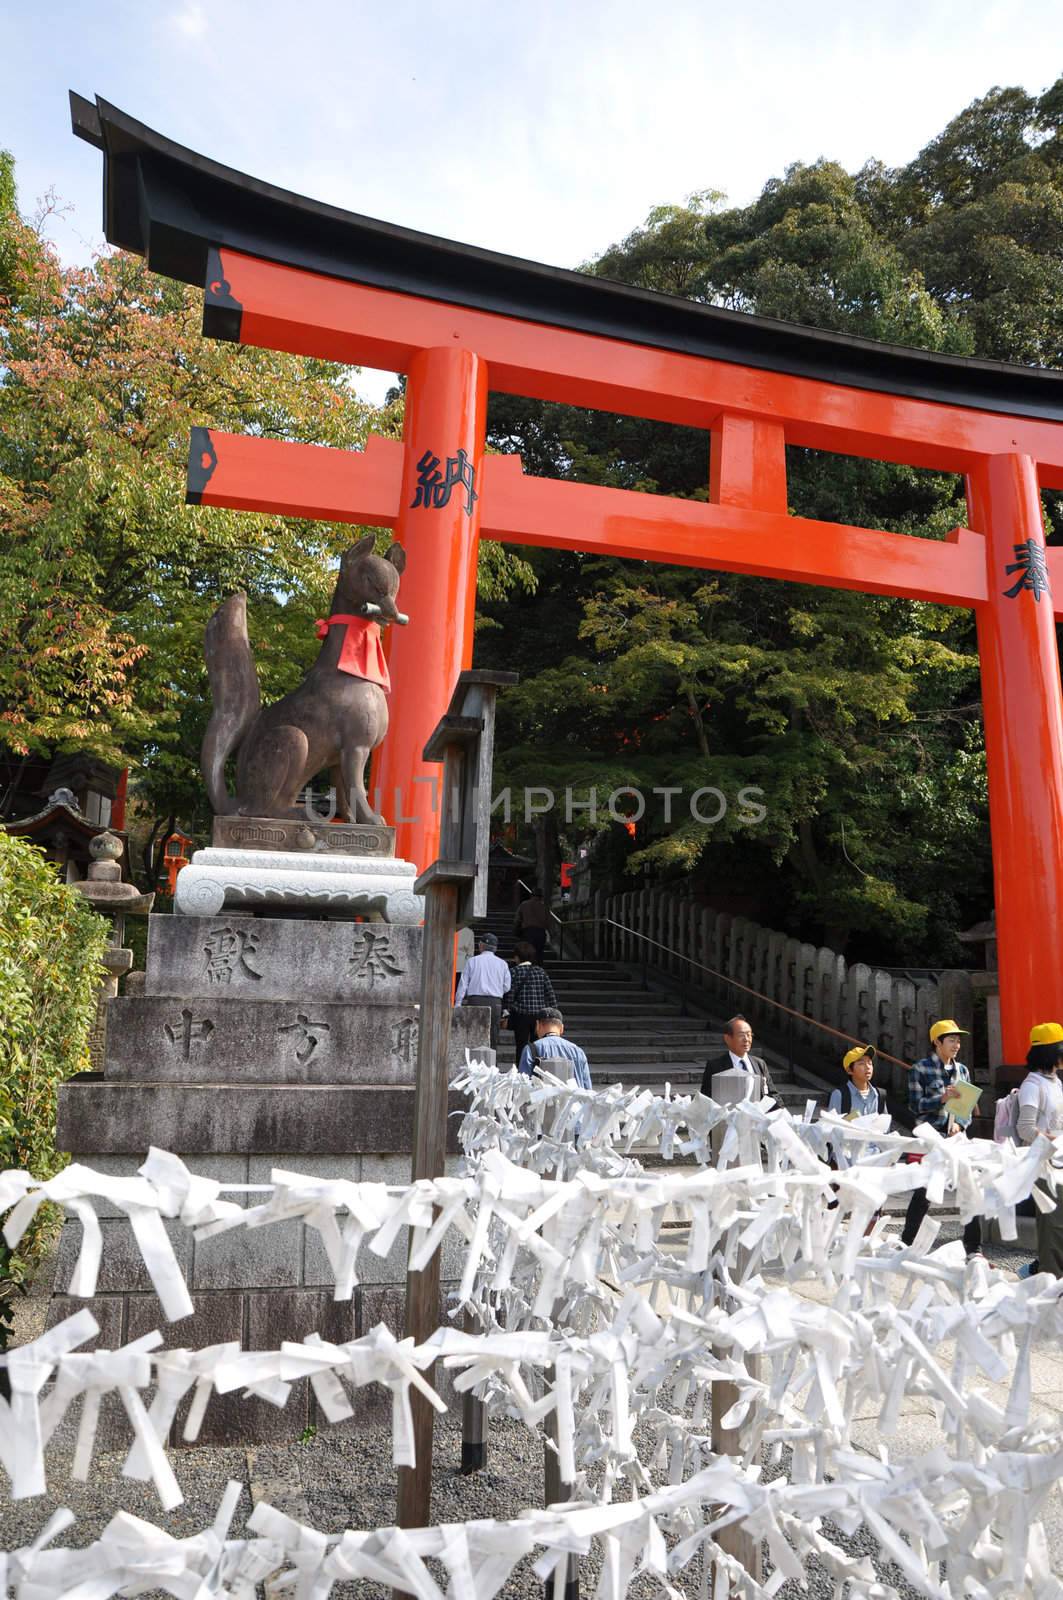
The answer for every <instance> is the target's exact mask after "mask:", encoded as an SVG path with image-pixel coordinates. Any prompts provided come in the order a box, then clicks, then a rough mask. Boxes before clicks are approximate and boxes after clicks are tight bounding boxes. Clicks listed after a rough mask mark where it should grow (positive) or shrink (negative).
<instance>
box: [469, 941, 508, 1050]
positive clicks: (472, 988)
mask: <svg viewBox="0 0 1063 1600" xmlns="http://www.w3.org/2000/svg"><path fill="white" fill-rule="evenodd" d="M497 950H498V940H497V939H496V938H495V936H494V934H493V933H478V934H477V935H476V954H475V955H474V956H470V957H469V959H468V961H466V963H465V966H464V969H463V970H462V974H461V977H460V978H459V980H458V992H457V994H456V995H455V996H454V1004H455V1005H456V1006H486V1007H487V1009H488V1010H489V1011H490V1013H491V1049H492V1050H497V1049H498V1032H499V1028H500V1027H501V1024H502V996H503V995H504V994H505V993H506V990H507V989H508V988H509V986H510V984H511V982H512V981H513V979H512V974H511V973H510V970H509V967H508V966H507V965H506V963H505V962H504V961H503V960H502V957H501V956H499V955H497V954H496V951H497Z"/></svg>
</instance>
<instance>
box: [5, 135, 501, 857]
mask: <svg viewBox="0 0 1063 1600" xmlns="http://www.w3.org/2000/svg"><path fill="white" fill-rule="evenodd" d="M0 294H2V295H3V300H2V302H0V305H2V314H3V341H4V342H3V364H2V369H0V524H2V538H0V739H2V741H3V743H4V744H5V745H6V746H7V748H8V750H9V751H12V752H16V753H18V752H25V751H38V750H55V749H62V748H64V747H70V746H78V747H81V748H88V749H91V750H93V751H95V752H96V753H98V754H100V755H102V756H104V757H106V758H109V759H112V760H115V761H119V762H125V761H127V760H130V761H132V762H133V763H134V764H135V767H136V769H137V778H136V793H137V795H138V797H139V799H140V801H141V802H142V803H143V804H144V805H145V806H146V807H147V808H148V809H149V810H150V811H151V812H152V813H153V814H154V815H156V816H158V817H160V818H162V819H167V818H169V817H173V816H177V817H179V818H181V819H183V820H184V821H185V824H186V825H187V824H188V823H189V822H192V823H195V822H197V821H198V822H199V823H200V824H205V822H206V815H205V801H204V799H203V792H202V785H201V783H200V781H199V777H198V771H197V753H198V746H199V741H200V738H201V736H202V731H203V727H204V725H205V722H206V719H207V716H208V713H209V706H208V704H207V692H208V691H207V682H206V673H205V669H204V666H203V656H202V649H203V630H204V628H205V626H206V623H207V620H208V618H209V617H210V615H211V614H212V612H213V611H214V609H215V607H216V606H217V604H218V603H219V601H220V600H222V599H223V598H224V597H225V596H226V595H228V594H231V593H232V592H233V591H234V590H237V589H245V590H246V591H247V593H248V602H249V604H248V617H249V629H250V633H251V637H252V645H253V648H254V651H255V657H256V661H257V665H258V670H259V675H260V678H261V681H262V689H263V696H264V698H266V699H269V698H272V697H275V696H277V695H278V694H281V693H283V692H285V691H286V690H287V689H289V688H291V687H292V686H293V685H294V684H295V683H296V682H297V681H298V680H299V678H300V677H301V676H302V673H303V672H304V671H305V669H306V667H307V666H308V665H309V663H310V662H311V661H312V659H313V657H314V655H315V654H316V652H317V649H318V641H317V639H316V636H315V633H314V620H315V618H316V617H318V616H320V615H321V613H322V610H323V608H325V607H326V606H327V603H328V600H329V597H330V594H331V589H332V584H333V582H334V573H333V571H332V568H333V566H334V563H335V558H336V557H337V556H338V554H339V552H340V551H341V550H343V549H344V548H345V547H346V546H347V545H349V544H350V543H351V542H352V540H353V538H354V537H356V534H355V533H354V531H353V530H352V529H351V528H350V527H347V526H344V525H337V524H330V523H325V522H309V521H300V520H295V519H288V518H284V517H280V516H262V515H253V514H250V513H240V512H233V511H226V510H221V509H217V508H212V509H207V508H202V509H201V508H197V507H194V506H188V505H186V504H185V498H184V490H185V464H186V459H187V452H188V439H189V431H190V429H191V428H192V427H193V426H195V425H196V424H209V425H211V426H213V427H217V428H222V429H229V430H231V431H233V432H237V433H254V434H258V435H261V436H263V437H268V438H274V439H285V440H294V441H298V442H304V443H312V444H318V445H328V446H332V447H333V448H339V449H356V448H359V447H360V446H362V445H363V444H364V442H365V437H366V434H367V433H368V431H369V430H370V429H373V430H375V431H376V432H378V433H384V434H394V433H396V432H397V431H398V430H399V429H400V428H401V421H402V411H401V403H400V402H396V403H394V404H392V405H391V406H388V407H385V408H383V409H377V408H374V407H372V406H370V405H369V404H367V403H366V402H364V401H363V400H361V399H360V398H359V397H358V395H357V393H356V390H355V387H354V384H353V382H352V374H351V372H350V371H349V370H348V369H346V368H344V367H340V366H335V365H331V364H329V363H326V362H322V361H315V360H311V359H308V358H304V357H300V356H292V355H286V354H283V353H279V352H276V351H272V350H258V349H254V348H252V347H249V346H248V347H245V346H242V345H241V346H237V345H232V344H226V343H218V342H215V341H212V340H208V339H204V338H203V337H202V333H201V317H202V297H201V296H200V295H197V294H196V293H195V292H194V291H193V290H192V289H190V288H188V287H186V286H184V285H181V284H177V283H174V282H172V281H170V280H168V279H165V278H160V277H157V276H156V275H155V274H153V273H151V272H149V271H148V269H147V268H146V266H145V265H144V263H143V261H142V260H140V259H139V258H138V257H134V256H128V255H124V254H120V253H119V254H107V255H104V256H102V257H101V258H100V259H98V260H97V261H95V262H94V263H93V264H92V265H91V266H90V267H87V268H84V269H67V268H62V267H61V266H60V265H59V263H58V262H57V260H56V259H55V257H54V255H53V253H52V252H51V251H50V250H49V249H48V248H47V246H46V245H45V243H44V242H43V239H42V237H41V233H40V230H39V228H36V227H34V226H32V225H30V224H29V223H27V222H26V221H24V220H23V219H22V218H21V217H20V216H19V214H18V211H17V208H16V205H15V193H14V185H13V179H12V171H11V164H10V160H9V159H6V158H5V162H4V164H3V166H2V167H0ZM522 572H523V573H525V574H526V573H527V569H526V568H524V567H522V564H521V563H520V562H519V561H514V560H513V559H510V558H507V557H505V556H504V555H502V553H501V552H499V551H497V550H494V551H491V552H489V553H488V554H487V556H486V558H485V562H484V564H483V573H482V580H483V586H484V589H485V592H487V593H494V594H496V595H497V594H501V593H504V592H505V590H506V588H507V586H508V585H509V584H510V583H511V582H514V581H519V580H520V577H521V573H522Z"/></svg>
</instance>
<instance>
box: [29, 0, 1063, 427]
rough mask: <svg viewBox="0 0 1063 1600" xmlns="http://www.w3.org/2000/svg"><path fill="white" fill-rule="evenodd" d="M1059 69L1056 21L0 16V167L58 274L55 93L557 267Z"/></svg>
mask: <svg viewBox="0 0 1063 1600" xmlns="http://www.w3.org/2000/svg"><path fill="white" fill-rule="evenodd" d="M1061 46H1063V5H1061V4H1060V0H893V3H892V4H884V3H882V0H878V3H876V4H871V3H869V0H844V3H839V0H816V3H815V4H814V5H810V4H808V3H807V0H806V4H804V5H801V4H799V3H777V0H742V3H740V4H736V3H735V0H664V3H661V0H658V4H656V5H653V4H650V3H648V0H639V3H636V0H567V3H565V0H537V3H536V0H524V3H523V4H521V5H515V4H512V3H509V4H507V3H506V0H448V3H447V4H441V3H434V0H296V3H293V0H283V3H281V0H212V3H210V4H207V3H205V0H154V3H151V0H92V4H90V5H86V4H85V3H84V0H77V3H71V0H37V4H36V5H35V6H30V5H27V4H25V0H17V3H16V0H0V53H2V55H3V58H4V72H3V84H4V89H3V95H2V96H0V147H4V148H7V149H9V150H11V151H12V153H13V154H14V156H15V159H16V175H17V179H18V183H19V193H20V201H21V205H22V209H23V211H24V212H31V211H33V210H34V208H35V206H36V204H37V201H38V200H39V198H40V197H42V196H44V195H45V194H46V193H47V192H48V191H49V190H54V191H55V193H56V195H57V197H58V199H59V201H60V202H61V204H62V205H64V206H65V207H68V208H69V209H68V210H67V211H65V212H64V213H63V214H62V215H56V216H54V217H53V218H52V219H51V221H50V224H49V227H50V232H51V235H52V237H53V239H54V241H55V243H56V245H57V248H58V249H59V251H60V253H61V255H62V256H63V258H64V259H65V260H67V261H70V262H82V261H87V260H88V259H89V258H90V257H91V255H92V253H93V252H94V251H95V250H97V249H99V248H100V247H101V246H102V244H103V237H102V231H101V221H100V218H101V168H102V161H101V157H100V155H99V152H98V151H96V150H94V149H93V148H92V147H91V146H90V145H87V144H85V143H83V142H82V141H80V140H77V139H75V138H74V137H73V136H72V134H71V132H70V117H69V111H68V105H67V91H68V90H69V89H76V90H77V91H78V92H79V93H81V94H83V95H85V96H86V97H87V98H89V99H92V98H94V97H95V96H96V95H97V94H98V95H100V96H101V98H103V99H105V100H109V101H110V102H111V103H112V104H113V105H116V106H118V107H120V108H121V109H122V110H123V111H126V112H128V113H129V114H130V115H131V116H133V117H136V118H137V119H138V120H140V121H142V122H145V123H147V124H148V125H149V126H150V127H153V128H155V129H157V130H158V131H159V132H160V133H163V134H165V135H167V136H168V137H170V138H172V139H175V140H177V141H178V142H179V143H181V144H185V145H187V146H189V147H191V148H192V149H193V150H197V151H200V152H201V153H203V154H204V155H209V156H211V157H213V158H214V159H215V160H217V161H220V162H223V163H225V164H226V165H228V166H231V167H235V168H236V169H237V170H239V171H241V172H246V173H250V174H251V175H253V176H255V177H259V178H264V179H266V180H268V181H269V182H272V183H274V184H277V185H278V186H280V187H281V188H286V189H291V190H294V191H295V192H297V193H300V194H305V195H310V196H312V197H313V198H314V199H318V200H325V201H329V202H331V203H332V204H333V205H338V206H342V207H344V208H346V209H348V210H351V211H357V212H361V213H363V214H365V215H367V216H373V217H380V218H383V219H384V220H386V221H389V222H396V223H402V224H405V225H406V226H409V227H415V228H420V229H422V230H423V231H425V232H427V233H434V234H441V235H444V236H446V237H448V238H452V239H458V240H460V241H462V242H463V243H468V244H478V245H484V246H487V247H489V248H491V249H495V250H501V251H505V252H507V253H509V254H512V255H518V256H526V257H529V258H531V259H534V260H538V261H545V262H550V263H551V264H554V265H558V266H566V267H575V266H579V264H580V263H581V262H584V261H586V260H588V259H590V258H592V257H593V256H595V255H597V254H599V253H600V252H601V251H602V250H604V249H605V247H606V246H607V245H609V244H611V243H613V242H615V241H617V240H619V239H622V238H623V237H624V236H625V235H626V234H627V233H629V232H630V231H631V229H632V228H634V227H637V226H638V225H639V224H640V223H641V222H642V221H643V220H644V218H645V216H646V214H647V212H648V211H649V210H650V208H651V207H652V206H654V205H658V204H661V203H664V202H670V201H682V200H683V199H684V198H685V197H686V196H687V195H688V194H689V193H691V192H692V191H693V190H697V189H716V190H721V191H723V192H724V193H725V194H726V195H727V197H728V200H729V201H730V202H731V203H732V204H736V205H738V204H743V203H746V202H748V201H750V200H751V199H753V198H754V197H755V196H756V195H757V194H758V193H759V192H760V190H761V188H762V187H763V185H764V183H765V182H766V181H767V179H769V178H770V177H773V176H778V175H781V174H782V172H783V171H784V170H785V168H786V167H787V166H788V165H790V164H791V163H793V162H795V161H805V162H807V161H815V160H816V159H818V158H819V157H821V156H824V157H828V158H831V159H834V160H837V161H840V162H841V163H842V164H843V165H844V166H846V167H847V168H849V169H850V170H856V169H857V168H858V167H860V166H861V165H862V164H863V163H864V162H865V161H866V160H868V159H870V158H877V159H879V160H882V161H884V162H886V163H887V164H888V165H891V166H893V165H899V164H901V163H902V162H905V161H907V160H909V159H910V158H911V157H912V156H913V155H915V154H916V152H917V151H918V150H919V149H920V148H921V147H922V146H923V145H924V144H925V143H927V141H928V140H929V139H931V138H933V136H934V135H935V134H936V133H938V132H940V130H941V129H942V128H943V127H944V126H945V124H946V123H947V122H948V121H949V119H950V118H951V117H953V116H955V115H956V114H957V113H958V112H959V111H961V110H962V109H963V108H964V106H966V105H968V104H969V103H970V102H971V101H972V100H973V99H975V98H977V97H979V96H980V95H983V94H985V93H986V91H987V90H988V89H990V88H991V87H993V86H994V85H995V84H1020V85H1022V86H1023V87H1024V88H1026V89H1028V90H1030V91H1033V92H1040V91H1041V90H1042V89H1044V88H1046V87H1047V85H1048V84H1049V83H1050V82H1052V81H1053V79H1054V78H1055V77H1056V76H1057V75H1058V74H1059V73H1060V72H1061V71H1063V49H1061ZM385 386H386V385H385V381H384V380H383V379H376V378H374V377H373V375H371V374H366V375H365V376H364V380H363V384H362V388H363V392H365V393H366V394H367V395H368V396H369V397H371V398H373V399H380V398H382V395H383V389H384V387H385Z"/></svg>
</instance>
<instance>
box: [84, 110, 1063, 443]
mask: <svg viewBox="0 0 1063 1600" xmlns="http://www.w3.org/2000/svg"><path fill="white" fill-rule="evenodd" d="M70 103H71V116H72V120H73V128H74V132H75V133H76V134H77V135H78V137H79V138H82V139H86V140H87V141H88V142H89V143H90V144H92V145H94V146H96V148H97V149H99V150H101V151H102V152H103V154H104V158H105V161H104V228H105V232H106V236H107V239H108V240H109V242H110V243H111V244H114V245H118V246H120V247H121V248H122V249H125V250H129V251H132V252H133V253H134V254H137V255H141V256H144V257H145V259H146V260H147V262H148V265H149V266H150V267H151V268H152V269H153V270H154V271H156V272H160V273H163V274H165V275H167V276H168V277H172V278H177V279H180V280H182V281H183V282H185V283H191V284H195V285H196V286H197V287H201V286H202V285H203V284H204V282H205V279H206V274H207V264H208V251H209V250H210V249H211V247H215V248H219V249H229V250H234V251H239V252H241V253H243V254H246V255H251V256H258V257H261V258H263V259H265V260H268V261H274V262H278V263H280V264H282V265H285V266H290V267H296V268H301V269H304V270H306V271H311V272H318V273H326V274H328V275H329V276H331V277H335V278H340V279H346V280H348V281H350V282H356V283H361V284H368V285H373V286H376V287H379V288H384V289H389V290H392V291H394V292H397V293H403V294H411V295H418V296H421V297H424V298H426V299H430V300H437V301H443V302H446V303H449V304H454V305H460V306H467V307H473V308H475V309H477V310H480V311H491V312H497V313H500V314H502V315H505V316H508V317H516V318H519V319H521V320H523V321H528V322H538V323H544V324H547V325H549V326H552V327H557V328H567V329H573V330H577V331H579V332H583V333H590V334H595V335H598V336H602V337H606V338H614V339H622V340H625V341H627V342H629V343H635V344H641V345H649V346H657V347H659V348H662V349H666V350H673V351H678V352H682V353H683V354H686V355H693V356H702V357H707V358H709V359H712V360H716V361H727V362H735V363H738V364H740V365H742V366H746V367H759V368H763V369H766V370H770V371H774V372H780V373H787V374H791V375H793V376H794V377H802V378H812V379H820V380H822V381H825V382H828V383H832V384H842V385H846V386H850V387H854V388H860V389H864V390H878V391H881V392H883V393H886V394H897V395H904V396H907V397H910V398H912V399H920V400H931V401H939V402H942V403H944V404H948V405H953V406H962V407H970V408H974V409H975V410H981V411H995V412H998V413H1003V414H1005V415H1013V416H1017V417H1031V418H1037V419H1040V420H1042V421H1051V422H1063V372H1059V371H1056V370H1053V369H1049V368H1043V367H1022V366H1010V365H1007V364H1005V363H1003V362H993V361H975V360H969V359H967V358H966V357H961V356H946V355H938V354H935V353H932V352H928V351H923V350H913V349H907V348H905V347H902V346H898V345H889V344H881V343H877V342H876V341H874V340H871V339H859V338H852V337H850V336H847V335H844V334H838V333H827V332H823V331H822V330H820V329H817V328H808V327H803V326H800V325H798V324H795V323H787V322H779V321H775V320H772V319H770V318H767V317H754V316H748V315H746V314H745V313H742V312H733V311H724V310H720V309H718V308H716V307H713V306H705V305H699V304H697V303H695V302H694V301H690V300H684V299H681V298H679V297H677V296H673V295H665V294H660V293H658V292H656V291H653V290H648V289H639V288H635V287H633V286H631V285H629V284H623V283H616V282H612V281H611V280H609V279H605V278H596V277H592V276H590V275H588V274H586V273H580V272H570V271H566V270H564V269H562V268H559V267H549V266H544V265H543V264H541V263H539V262H534V261H524V260H521V259H520V258H519V257H516V256H506V255H501V254H499V253H497V252H495V251H492V250H481V249H477V248H475V247H473V246H471V245H464V244H457V243H455V242H454V241H453V240H450V239H441V238H437V237H435V236H434V235H432V234H426V233H419V232H417V231H415V230H413V229H410V228H401V227H397V226H395V225H394V224H393V223H388V222H379V221H376V220H375V219H373V218H371V217H363V216H359V215H357V213H355V212H350V211H342V210H340V209H339V208H338V207H336V206H330V205H325V204H323V203H321V202H320V201H316V200H308V199H306V198H304V197H303V196H301V195H295V194H291V193H289V192H288V191H286V190H284V189H278V188H276V187H274V186H273V185H272V184H268V183H263V182H261V181H260V180H258V179H256V178H249V177H246V176H245V175H244V174H243V173H239V172H234V171H233V170H232V169H231V168H229V167H224V166H222V165H220V164H219V163H218V162H215V161H211V160H210V159H209V158H208V157H206V156H201V155H198V154H196V153H195V152H194V151H191V150H187V149H185V148H184V147H183V146H182V145H179V144H175V143H174V142H173V141H172V140H170V139H166V138H164V137H163V136H162V135H161V134H158V133H156V132H154V130H153V129H151V128H147V127H145V126H144V124H143V123H140V122H136V121H134V119H133V118H132V117H129V116H127V115H126V114H125V112H123V111H119V110H118V109H117V108H116V107H114V106H112V105H110V104H108V102H107V101H105V100H101V99H99V98H97V100H96V102H95V104H93V103H92V102H91V101H89V100H86V99H84V98H83V97H82V96H81V95H78V94H74V93H71V96H70ZM215 302H216V303H215V305H214V306H213V308H212V312H211V315H212V318H213V323H212V326H211V328H210V330H209V331H210V332H211V333H212V334H213V335H214V336H215V337H228V338H238V337H239V325H240V308H239V306H238V305H237V304H236V303H235V302H229V303H228V304H225V303H224V296H223V297H222V298H221V299H220V300H219V298H218V297H217V296H215Z"/></svg>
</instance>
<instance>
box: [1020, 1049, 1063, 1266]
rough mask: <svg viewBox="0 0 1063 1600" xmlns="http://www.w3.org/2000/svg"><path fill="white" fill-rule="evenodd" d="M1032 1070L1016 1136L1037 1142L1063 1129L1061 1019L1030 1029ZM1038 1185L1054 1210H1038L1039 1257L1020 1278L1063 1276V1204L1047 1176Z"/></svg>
mask: <svg viewBox="0 0 1063 1600" xmlns="http://www.w3.org/2000/svg"><path fill="white" fill-rule="evenodd" d="M1026 1065H1027V1066H1028V1067H1029V1069H1030V1070H1029V1072H1028V1073H1027V1074H1026V1077H1025V1078H1024V1079H1023V1081H1022V1083H1021V1084H1020V1086H1019V1120H1018V1125H1017V1127H1016V1130H1015V1132H1016V1137H1017V1138H1018V1141H1019V1143H1020V1144H1033V1142H1034V1140H1035V1139H1036V1138H1037V1136H1038V1134H1041V1133H1044V1134H1047V1135H1048V1136H1049V1137H1050V1138H1051V1137H1052V1136H1053V1135H1054V1134H1057V1133H1063V1083H1060V1081H1059V1072H1058V1068H1059V1067H1060V1066H1061V1065H1063V1027H1061V1026H1060V1024H1059V1023H1058V1022H1039V1023H1038V1024H1037V1026H1036V1027H1034V1028H1031V1029H1030V1048H1029V1050H1027V1052H1026ZM1038 1188H1039V1189H1040V1190H1041V1191H1042V1193H1043V1194H1044V1195H1045V1196H1046V1197H1047V1198H1048V1199H1049V1200H1051V1201H1053V1202H1054V1203H1053V1206H1052V1209H1051V1210H1050V1211H1037V1212H1036V1213H1035V1216H1036V1219H1037V1259H1036V1260H1035V1261H1031V1262H1030V1264H1029V1266H1026V1267H1023V1268H1021V1270H1020V1272H1019V1277H1020V1278H1028V1277H1030V1276H1031V1275H1032V1274H1033V1273H1035V1272H1049V1273H1051V1274H1052V1276H1053V1277H1054V1278H1063V1206H1061V1205H1060V1203H1059V1199H1058V1196H1057V1195H1056V1194H1055V1193H1054V1192H1053V1190H1052V1189H1051V1188H1050V1187H1049V1185H1048V1184H1047V1183H1045V1182H1044V1181H1043V1180H1042V1181H1041V1182H1039V1183H1038Z"/></svg>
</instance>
